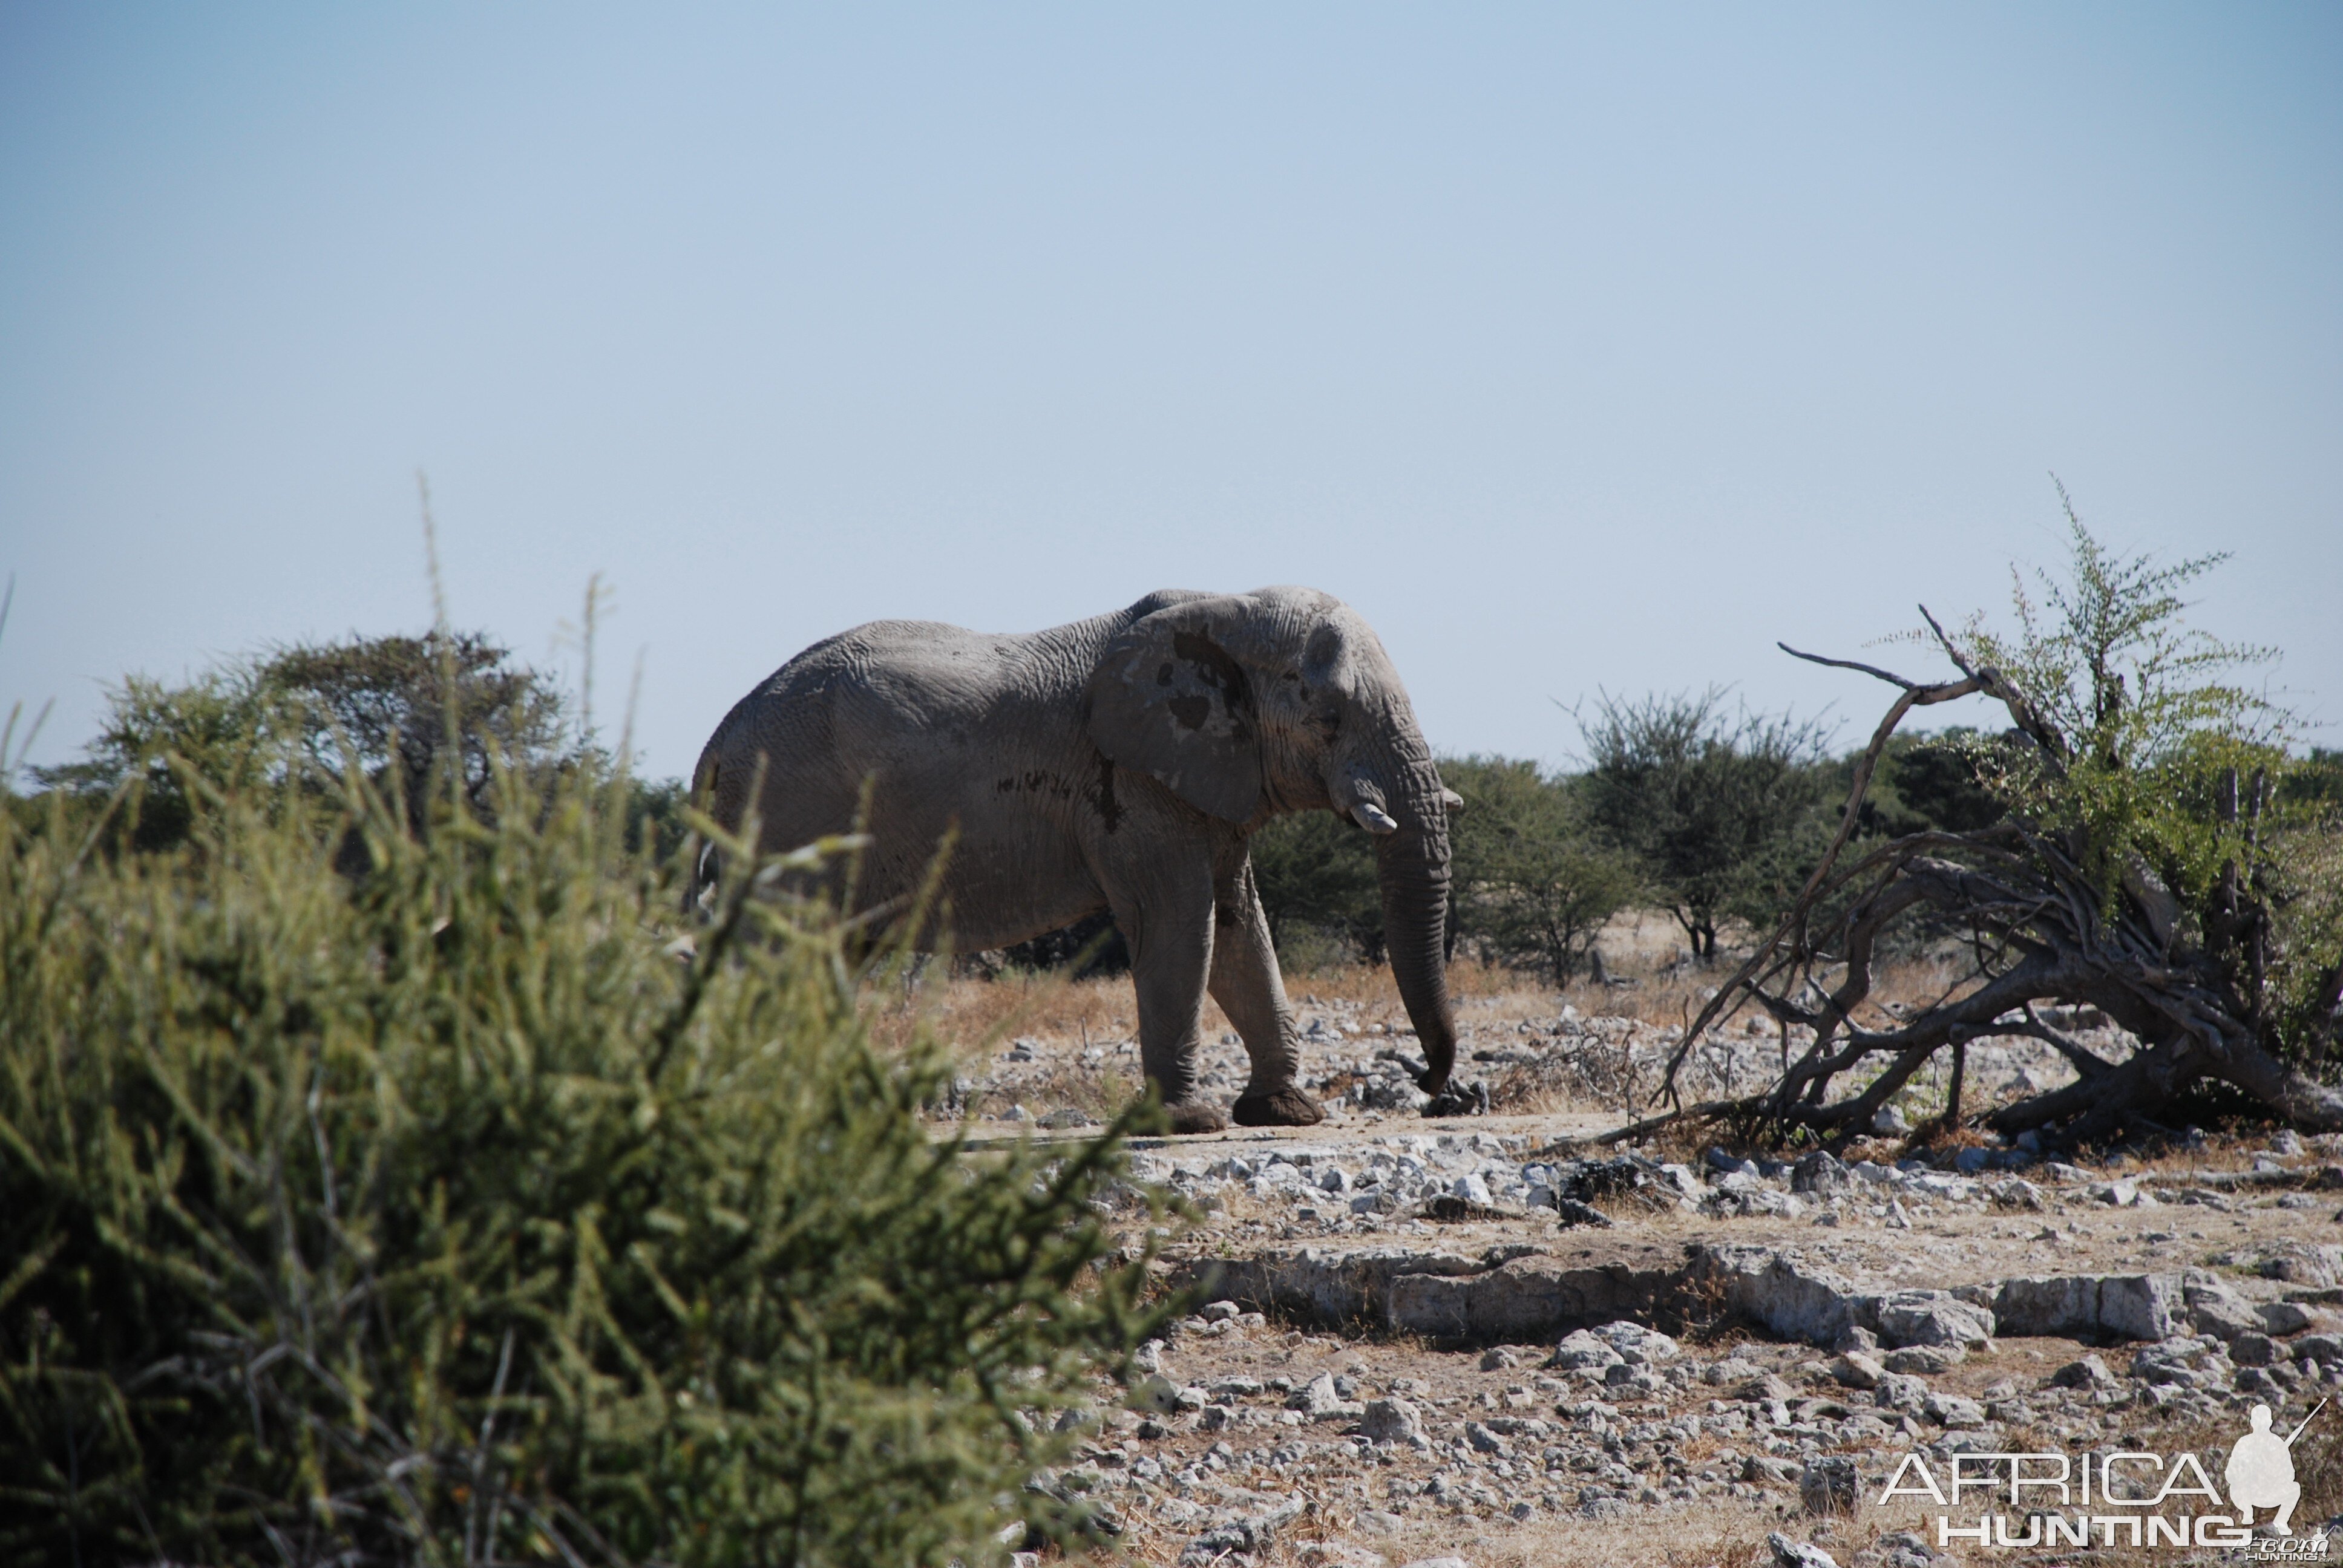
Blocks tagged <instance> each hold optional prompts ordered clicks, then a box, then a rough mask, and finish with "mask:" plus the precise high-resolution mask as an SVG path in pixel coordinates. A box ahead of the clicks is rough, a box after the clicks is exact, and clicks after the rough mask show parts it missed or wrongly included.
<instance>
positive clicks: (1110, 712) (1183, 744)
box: [1089, 599, 1261, 822]
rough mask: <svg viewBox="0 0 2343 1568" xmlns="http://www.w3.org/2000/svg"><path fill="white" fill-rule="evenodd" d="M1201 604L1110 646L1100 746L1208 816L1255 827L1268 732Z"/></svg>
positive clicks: (1179, 608) (1164, 615)
mask: <svg viewBox="0 0 2343 1568" xmlns="http://www.w3.org/2000/svg"><path fill="white" fill-rule="evenodd" d="M1216 602H1217V603H1219V604H1220V605H1222V607H1223V608H1225V606H1226V603H1227V601H1226V600H1218V601H1215V600H1212V599H1203V600H1191V601H1189V602H1187V603H1184V604H1176V605H1172V606H1171V607H1169V608H1164V609H1160V610H1158V611H1156V612H1155V613H1154V614H1153V615H1151V616H1147V617H1145V618H1142V619H1141V620H1140V621H1138V622H1137V623H1136V624H1134V625H1133V626H1132V627H1131V629H1130V630H1128V631H1126V632H1124V633H1123V634H1122V635H1121V637H1119V638H1115V640H1114V641H1112V642H1111V643H1109V644H1108V645H1107V649H1106V652H1105V654H1104V655H1103V656H1102V657H1101V658H1100V659H1099V662H1098V668H1096V669H1095V670H1093V671H1091V682H1090V692H1089V698H1090V719H1089V724H1090V733H1091V740H1092V741H1093V742H1095V743H1096V744H1097V746H1098V749H1100V750H1101V751H1102V752H1104V753H1106V755H1107V757H1108V759H1110V760H1111V761H1112V762H1113V763H1114V764H1115V765H1116V766H1117V767H1119V768H1131V769H1137V770H1138V771H1140V772H1141V773H1145V774H1149V775H1151V776H1152V777H1153V778H1155V779H1158V780H1160V781H1161V783H1163V784H1164V785H1165V786H1167V787H1168V788H1169V789H1171V790H1172V793H1173V794H1175V795H1177V796H1179V797H1180V799H1182V800H1185V801H1187V802H1188V804H1190V805H1191V806H1193V807H1195V808H1196V809H1198V810H1199V811H1203V812H1206V813H1208V814H1210V815H1212V816H1214V817H1218V818H1221V819H1223V820H1225V821H1230V822H1242V821H1245V820H1248V819H1250V818H1251V817H1252V814H1253V811H1254V810H1255V809H1256V808H1258V807H1259V806H1260V804H1261V724H1260V719H1259V717H1258V715H1257V713H1256V711H1255V709H1254V706H1253V691H1252V680H1251V678H1249V677H1248V676H1247V675H1246V673H1245V668H1244V666H1243V665H1242V664H1240V663H1238V662H1237V660H1236V659H1235V658H1233V657H1232V656H1231V655H1230V653H1229V651H1228V649H1227V648H1224V647H1223V646H1222V643H1221V641H1220V639H1219V638H1216V637H1214V636H1213V634H1212V619H1213V617H1212V614H1211V608H1212V605H1213V604H1214V603H1216Z"/></svg>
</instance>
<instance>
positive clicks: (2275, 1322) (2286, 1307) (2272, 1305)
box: [2255, 1302, 2310, 1339]
mask: <svg viewBox="0 0 2343 1568" xmlns="http://www.w3.org/2000/svg"><path fill="white" fill-rule="evenodd" d="M2255 1312H2256V1315H2257V1316H2258V1317H2259V1318H2260V1319H2261V1321H2262V1322H2261V1327H2262V1332H2264V1333H2266V1334H2275V1335H2277V1336H2278V1337H2279V1338H2281V1339H2282V1338H2284V1337H2285V1336H2286V1335H2288V1334H2295V1333H2300V1332H2302V1331H2303V1330H2305V1329H2307V1328H2308V1327H2309V1326H2310V1314H2309V1313H2308V1312H2305V1311H2304V1310H2303V1309H2302V1306H2301V1304H2300V1303H2299V1302H2263V1303H2262V1304H2261V1305H2260V1306H2259V1307H2258V1308H2256V1309H2255Z"/></svg>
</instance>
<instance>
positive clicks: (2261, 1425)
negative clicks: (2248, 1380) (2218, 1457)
mask: <svg viewBox="0 0 2343 1568" xmlns="http://www.w3.org/2000/svg"><path fill="white" fill-rule="evenodd" d="M2326 1408H2327V1402H2326V1401H2325V1400H2323V1399H2322V1400H2320V1401H2319V1402H2318V1403H2317V1404H2316V1405H2314V1406H2312V1407H2311V1411H2310V1415H2306V1416H2304V1417H2303V1418H2302V1421H2301V1422H2300V1424H2299V1425H2298V1426H2296V1427H2295V1429H2294V1430H2293V1431H2292V1432H2288V1433H2287V1434H2286V1435H2285V1436H2284V1437H2280V1436H2278V1433H2276V1432H2272V1431H2271V1430H2270V1407H2269V1406H2268V1405H2266V1404H2258V1405H2256V1406H2254V1409H2253V1416H2252V1421H2253V1430H2251V1431H2250V1432H2247V1433H2246V1435H2245V1436H2243V1437H2241V1438H2239V1439H2237V1445H2236V1446H2235V1447H2233V1448H2231V1449H2230V1450H2229V1463H2228V1467H2227V1469H2225V1470H2224V1471H2222V1472H2221V1479H2222V1480H2224V1481H2226V1482H2227V1483H2229V1506H2230V1507H2232V1508H2234V1509H2236V1510H2237V1523H2240V1524H2251V1523H2253V1522H2254V1510H2255V1509H2257V1508H2275V1509H2277V1510H2278V1513H2277V1514H2276V1515H2275V1516H2274V1517H2273V1518H2272V1519H2271V1520H2270V1522H2269V1527H2270V1528H2271V1529H2272V1530H2274V1531H2276V1532H2277V1533H2279V1534H2280V1535H2291V1534H2293V1533H2294V1531H2293V1529H2292V1527H2291V1526H2290V1525H2288V1523H2287V1521H2288V1520H2289V1519H2291V1518H2292V1517H2293V1516H2294V1505H2295V1504H2296V1503H2299V1502H2301V1501H2302V1483H2300V1482H2298V1481H2297V1480H2295V1478H2294V1440H2295V1439H2296V1438H2298V1437H2300V1436H2301V1435H2302V1429H2303V1428H2304V1427H2307V1426H2308V1425H2309V1424H2310V1420H2311V1416H2315V1415H2317V1414H2318V1412H2320V1411H2322V1410H2325V1409H2326Z"/></svg>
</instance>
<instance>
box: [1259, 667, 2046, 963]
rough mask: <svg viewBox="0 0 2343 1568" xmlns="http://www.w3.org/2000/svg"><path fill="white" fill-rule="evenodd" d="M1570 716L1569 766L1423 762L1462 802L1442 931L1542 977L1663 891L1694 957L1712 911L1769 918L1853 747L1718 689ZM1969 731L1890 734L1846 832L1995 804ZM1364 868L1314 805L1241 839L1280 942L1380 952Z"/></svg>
mask: <svg viewBox="0 0 2343 1568" xmlns="http://www.w3.org/2000/svg"><path fill="white" fill-rule="evenodd" d="M1582 731H1583V738H1584V748H1585V755H1586V766H1585V767H1584V769H1582V770H1579V771H1576V772H1568V771H1561V770H1556V769H1547V768H1543V767H1541V766H1540V765H1538V764H1537V763H1535V762H1529V761H1522V760H1517V759H1505V758H1493V757H1463V758H1449V759H1443V760H1442V762H1441V764H1440V774H1441V778H1442V779H1443V780H1444V781H1445V782H1447V783H1448V785H1449V786H1450V787H1451V788H1453V789H1455V790H1456V791H1457V793H1459V794H1460V795H1462V796H1463V797H1464V801H1465V804H1464V809H1463V811H1462V812H1461V813H1459V814H1458V815H1457V816H1456V817H1454V818H1453V819H1451V822H1450V839H1451V845H1452V850H1453V861H1452V871H1453V877H1454V890H1453V901H1452V906H1451V916H1452V918H1451V921H1450V935H1451V941H1452V943H1453V946H1454V947H1455V948H1457V949H1460V950H1468V951H1472V952H1475V953H1477V954H1479V955H1480V956H1482V957H1484V958H1487V959H1489V960H1492V961H1494V962H1499V963H1503V964H1508V965H1512V966H1515V967H1518V968H1521V969H1523V970H1532V971H1534V972H1537V973H1540V974H1542V975H1544V976H1545V977H1546V978H1548V979H1549V980H1553V981H1554V982H1555V983H1557V984H1563V983H1567V982H1568V981H1569V980H1572V979H1574V978H1575V977H1576V976H1578V975H1579V974H1581V973H1583V972H1586V971H1587V970H1590V969H1592V968H1594V967H1595V966H1597V965H1599V964H1600V963H1601V961H1602V960H1601V957H1600V952H1599V949H1598V948H1597V946H1596V942H1597V939H1598V937H1599V936H1600V934H1601V932H1602V930H1603V928H1604V924H1605V923H1606V922H1608V921H1609V920H1611V918H1612V917H1613V916H1614V915H1616V914H1617V913H1619V912H1620V911H1621V910H1624V909H1628V908H1631V907H1637V906H1641V907H1645V908H1653V909H1660V910H1666V911H1667V912H1668V914H1669V915H1670V916H1671V917H1672V918H1673V919H1674V920H1675V922H1676V923H1677V925H1678V926H1680V927H1681V928H1682V929H1683V930H1684V939H1685V946H1686V948H1687V949H1688V950H1689V952H1690V954H1691V956H1692V957H1693V958H1694V960H1696V961H1699V962H1703V963H1705V962H1709V961H1712V960H1715V957H1716V955H1717V943H1718V939H1719V933H1720V931H1721V930H1723V929H1724V928H1725V926H1726V925H1727V924H1728V923H1730V922H1733V921H1735V920H1738V921H1743V922H1747V923H1750V924H1758V923H1762V922H1764V921H1766V920H1771V919H1773V918H1774V917H1775V914H1776V913H1778V911H1779V910H1781V909H1782V908H1783V906H1784V905H1785V903H1786V902H1787V901H1788V900H1789V899H1790V898H1791V897H1792V896H1793V895H1794V894H1795V892H1796V891H1797V890H1798V888H1799V886H1800V885H1801V884H1802V883H1803V882H1804V880H1805V877H1806V875H1807V873H1808V872H1809V871H1811V870H1812V869H1813V867H1814V865H1815V860H1816V858H1817V857H1818V856H1819V855H1820V854H1821V852H1822V850H1823V849H1824V847H1825V844H1826V843H1827V842H1828V840H1829V839H1830V837H1831V834H1832V832H1833V831H1834V830H1835V828H1836V826H1837V822H1838V812H1839V803H1840V802H1841V801H1843V800H1844V799H1845V797H1846V792H1847V789H1846V787H1847V782H1848V779H1849V775H1850V772H1851V770H1852V769H1853V766H1854V754H1853V753H1849V754H1846V755H1844V756H1840V755H1834V754H1833V753H1832V752H1831V750H1830V749H1829V746H1828V741H1829V736H1828V733H1827V732H1826V731H1825V729H1824V728H1823V727H1822V726H1821V725H1820V724H1818V723H1815V722H1814V721H1811V720H1797V719H1791V718H1789V717H1787V716H1778V717H1777V716H1772V715H1766V714H1760V713H1754V712H1751V711H1749V710H1747V709H1736V708H1733V707H1730V706H1728V704H1727V701H1726V697H1725V693H1724V692H1723V691H1720V690H1718V689H1714V688H1712V689H1708V690H1706V691H1702V692H1698V693H1679V694H1674V695H1662V696H1654V697H1649V698H1645V699H1641V700H1628V699H1615V698H1610V697H1604V698H1601V699H1597V701H1596V702H1595V703H1594V707H1593V709H1592V710H1591V712H1590V713H1588V714H1587V715H1586V716H1585V717H1584V719H1583V722H1582ZM1970 739H1973V738H1972V737H1970V736H1969V735H1968V733H1967V732H1966V731H1963V730H1950V731H1946V732H1945V733H1944V734H1942V735H1939V736H1935V737H1897V738H1896V739H1895V740H1894V741H1893V742H1892V743H1891V745H1890V747H1889V749H1888V751H1887V754H1886V756H1885V759H1883V762H1882V765H1881V768H1880V772H1879V778H1878V780H1877V782H1875V785H1874V787H1873V789H1872V790H1871V791H1870V793H1869V795H1868V796H1867V797H1866V798H1865V802H1864V806H1863V809H1862V817H1861V819H1860V821H1859V822H1858V824H1857V829H1856V831H1857V833H1858V835H1859V836H1862V837H1892V836H1898V835H1902V834H1906V833H1911V832H1916V831H1920V830H1923V829H1928V828H1943V829H1949V830H1964V829H1970V828H1974V827H1980V826H1984V825H1986V824H1988V823H1990V822H1991V821H1993V820H1994V819H1996V816H1997V815H1998V810H1999V809H1998V807H1997V806H1996V804H1995V802H1994V800H1993V798H1992V797H1991V796H1990V795H1988V794H1987V793H1986V790H1985V789H1983V788H1982V787H1981V786H1980V785H1979V784H1978V783H1977V781H1976V770H1975V768H1974V765H1973V764H1972V763H1971V762H1970V761H1969V760H1968V749H1967V747H1968V742H1969V741H1970ZM1374 873H1375V867H1374V849H1373V843H1372V842H1371V840H1370V839H1368V837H1367V835H1366V834H1365V833H1364V832H1363V830H1361V829H1358V828H1356V827H1354V826H1353V825H1352V824H1351V823H1349V822H1348V821H1346V820H1345V819H1342V818H1340V817H1337V816H1335V815H1334V814H1332V812H1313V813H1308V814H1304V815H1302V816H1296V817H1289V818H1284V819H1280V820H1278V821H1275V822H1272V823H1271V824H1270V825H1269V826H1268V827H1267V828H1265V829H1262V831H1261V832H1260V833H1259V834H1257V835H1256V836H1255V837H1254V839H1253V874H1254V877H1255V879H1256V880H1257V881H1258V882H1259V884H1260V888H1261V897H1262V906H1263V908H1264V910H1265V911H1266V912H1267V914H1268V917H1269V922H1270V927H1271V930H1272V932H1273V933H1274V934H1275V935H1276V937H1277V940H1278V942H1279V945H1280V950H1281V951H1284V952H1287V953H1289V955H1291V954H1292V953H1294V952H1296V951H1305V952H1306V951H1322V950H1324V949H1325V948H1326V946H1327V945H1328V943H1329V942H1330V941H1331V942H1332V944H1333V945H1335V946H1336V947H1338V948H1339V949H1340V950H1342V951H1344V952H1346V953H1347V954H1349V955H1350V956H1353V957H1355V958H1357V959H1359V960H1363V961H1370V962H1372V961H1376V960H1380V959H1381V957H1382V950H1383V908H1382V902H1381V898H1380V895H1379V893H1378V890H1377V886H1376V882H1375V874H1374Z"/></svg>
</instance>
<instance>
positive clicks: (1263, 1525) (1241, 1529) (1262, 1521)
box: [1180, 1494, 1310, 1563]
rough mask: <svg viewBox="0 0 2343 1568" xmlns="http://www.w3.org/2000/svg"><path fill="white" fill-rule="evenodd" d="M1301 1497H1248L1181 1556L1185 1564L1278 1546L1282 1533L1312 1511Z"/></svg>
mask: <svg viewBox="0 0 2343 1568" xmlns="http://www.w3.org/2000/svg"><path fill="white" fill-rule="evenodd" d="M1309 1506H1310V1505H1309V1503H1308V1501H1307V1500H1306V1499H1304V1498H1302V1497H1300V1496H1292V1497H1263V1496H1261V1495H1259V1494H1252V1495H1250V1496H1246V1497H1244V1499H1243V1501H1242V1503H1240V1504H1239V1505H1238V1507H1237V1508H1236V1509H1235V1510H1234V1511H1232V1512H1231V1513H1228V1514H1227V1515H1226V1516H1224V1517H1223V1518H1222V1519H1221V1520H1219V1521H1218V1522H1216V1523H1214V1524H1213V1525H1212V1527H1211V1528H1210V1529H1208V1530H1206V1531H1205V1532H1204V1533H1202V1534H1201V1535H1198V1536H1197V1537H1196V1538H1195V1539H1193V1540H1192V1541H1190V1542H1189V1543H1188V1544H1187V1546H1186V1547H1185V1548H1184V1549H1183V1550H1182V1552H1181V1553H1180V1561H1181V1562H1182V1563H1210V1562H1212V1561H1213V1560H1214V1559H1215V1558H1218V1557H1222V1556H1224V1555H1226V1554H1227V1553H1231V1552H1260V1551H1262V1550H1264V1549H1266V1548H1267V1547H1269V1546H1271V1545H1272V1544H1274V1543H1275V1542H1276V1540H1277V1537H1278V1533H1279V1532H1281V1531H1282V1530H1283V1529H1284V1528H1285V1527H1286V1526H1287V1525H1289V1524H1291V1523H1293V1522H1294V1521H1295V1520H1297V1519H1299V1518H1301V1517H1302V1514H1303V1513H1305V1512H1307V1511H1308V1509H1309Z"/></svg>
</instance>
